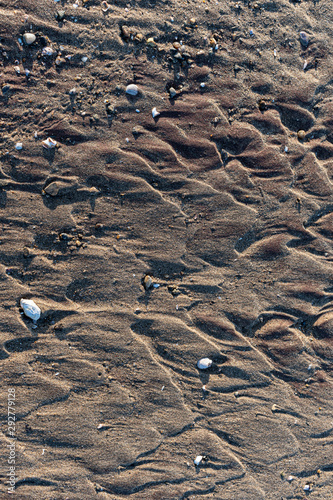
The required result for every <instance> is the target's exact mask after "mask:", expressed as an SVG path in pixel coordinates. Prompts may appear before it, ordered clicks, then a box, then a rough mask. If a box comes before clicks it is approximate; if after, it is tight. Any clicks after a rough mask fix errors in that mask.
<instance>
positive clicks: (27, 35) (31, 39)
mask: <svg viewBox="0 0 333 500" xmlns="http://www.w3.org/2000/svg"><path fill="white" fill-rule="evenodd" d="M35 40H36V36H35V35H34V34H33V33H24V35H23V41H24V43H26V44H27V45H31V44H32V43H34V41H35Z"/></svg>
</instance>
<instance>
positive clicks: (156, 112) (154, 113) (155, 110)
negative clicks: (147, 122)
mask: <svg viewBox="0 0 333 500" xmlns="http://www.w3.org/2000/svg"><path fill="white" fill-rule="evenodd" d="M151 114H152V116H153V118H157V117H158V116H159V115H160V114H161V113H159V112H158V111H157V109H156V108H153V109H152V110H151Z"/></svg>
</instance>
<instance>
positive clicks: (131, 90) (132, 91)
mask: <svg viewBox="0 0 333 500" xmlns="http://www.w3.org/2000/svg"><path fill="white" fill-rule="evenodd" d="M138 93H139V89H138V87H137V85H135V84H134V83H131V84H130V85H127V87H126V94H129V95H138Z"/></svg>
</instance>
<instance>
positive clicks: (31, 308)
mask: <svg viewBox="0 0 333 500" xmlns="http://www.w3.org/2000/svg"><path fill="white" fill-rule="evenodd" d="M20 305H21V307H22V309H23V311H24V314H25V315H26V316H28V318H31V319H32V320H33V321H34V322H35V321H37V320H38V319H39V318H40V315H41V310H40V309H39V307H38V306H37V305H36V304H35V302H34V301H33V300H28V299H21V300H20Z"/></svg>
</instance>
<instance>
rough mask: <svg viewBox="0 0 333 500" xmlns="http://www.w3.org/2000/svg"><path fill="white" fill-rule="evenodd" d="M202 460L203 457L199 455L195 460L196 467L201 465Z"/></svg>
mask: <svg viewBox="0 0 333 500" xmlns="http://www.w3.org/2000/svg"><path fill="white" fill-rule="evenodd" d="M202 459H203V456H202V455H198V456H197V457H196V458H195V460H194V464H195V465H199V464H200V462H201V461H202Z"/></svg>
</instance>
